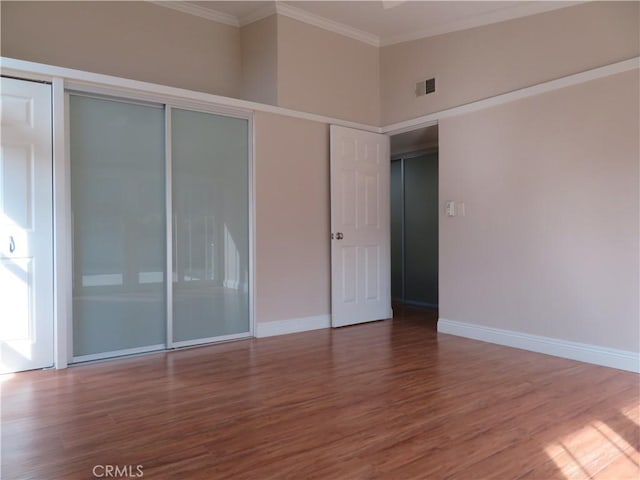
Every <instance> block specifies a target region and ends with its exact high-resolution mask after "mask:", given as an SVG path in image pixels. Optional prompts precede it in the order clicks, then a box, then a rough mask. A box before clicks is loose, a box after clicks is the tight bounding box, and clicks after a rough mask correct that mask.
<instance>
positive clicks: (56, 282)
mask: <svg viewBox="0 0 640 480" xmlns="http://www.w3.org/2000/svg"><path fill="white" fill-rule="evenodd" d="M51 102H52V108H53V125H52V135H53V246H54V250H53V252H54V255H53V291H54V312H53V322H54V323H53V328H54V366H55V368H56V369H61V368H66V367H67V364H68V362H69V360H70V355H71V353H70V352H71V350H70V347H71V344H70V343H69V340H70V338H71V308H72V298H71V293H70V292H71V291H72V283H71V281H72V280H71V274H72V273H71V258H72V257H71V242H72V239H73V235H72V232H71V188H70V186H71V172H70V168H69V165H70V163H69V157H68V155H67V145H68V143H67V132H68V128H67V116H66V112H67V111H68V110H67V108H66V99H65V92H64V79H62V78H58V77H56V78H54V79H53V81H52V96H51Z"/></svg>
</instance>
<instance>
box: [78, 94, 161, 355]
mask: <svg viewBox="0 0 640 480" xmlns="http://www.w3.org/2000/svg"><path fill="white" fill-rule="evenodd" d="M69 107H70V110H69V114H70V125H69V127H70V128H69V131H70V145H71V204H72V214H73V356H74V359H75V360H90V359H92V358H99V357H108V356H113V355H122V354H127V353H135V352H141V351H148V350H153V349H158V348H164V346H165V344H166V284H165V274H164V272H165V269H166V243H165V238H166V227H165V175H164V169H165V158H164V109H163V108H162V107H156V106H149V105H142V104H135V103H125V102H120V101H113V100H107V99H98V98H90V97H85V96H78V95H70V97H69Z"/></svg>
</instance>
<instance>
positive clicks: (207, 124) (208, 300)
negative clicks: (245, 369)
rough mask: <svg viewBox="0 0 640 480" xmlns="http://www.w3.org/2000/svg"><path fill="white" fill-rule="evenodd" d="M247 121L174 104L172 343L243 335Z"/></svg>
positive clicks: (246, 276) (246, 270)
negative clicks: (180, 107)
mask: <svg viewBox="0 0 640 480" xmlns="http://www.w3.org/2000/svg"><path fill="white" fill-rule="evenodd" d="M248 154H249V152H248V120H247V119H243V118H234V117H227V116H221V115H214V114H211V113H204V112H196V111H190V110H182V109H177V108H173V109H171V164H172V168H171V182H172V214H171V215H172V238H171V241H172V273H173V288H172V291H171V293H170V296H171V297H172V303H173V308H172V311H171V313H172V322H171V330H172V335H171V338H170V346H174V347H176V346H184V345H193V344H198V343H205V342H210V341H213V340H225V339H231V338H238V337H242V336H247V335H248V334H249V332H250V322H249V227H248V226H249V162H248Z"/></svg>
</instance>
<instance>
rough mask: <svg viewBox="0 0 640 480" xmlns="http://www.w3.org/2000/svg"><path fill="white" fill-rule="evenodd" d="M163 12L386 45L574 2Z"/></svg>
mask: <svg viewBox="0 0 640 480" xmlns="http://www.w3.org/2000/svg"><path fill="white" fill-rule="evenodd" d="M155 3H158V4H161V5H164V6H166V7H170V8H175V9H177V10H182V11H185V12H187V13H192V14H194V15H200V16H204V17H206V18H210V19H212V20H216V21H221V22H223V23H227V24H230V25H235V26H243V25H246V24H249V23H251V22H253V21H256V20H259V19H261V18H264V17H266V16H268V15H272V14H273V13H276V11H277V13H279V14H282V15H285V16H289V17H292V18H296V19H297V20H301V21H304V22H307V23H310V24H312V25H316V26H318V27H321V28H326V29H328V30H332V31H336V32H338V33H341V34H343V35H347V36H350V37H352V38H356V39H358V40H362V41H365V42H367V43H370V44H372V45H378V46H380V45H390V44H393V43H399V42H403V41H408V40H415V39H417V38H423V37H429V36H433V35H439V34H442V33H447V32H452V31H456V30H463V29H467V28H473V27H477V26H480V25H487V24H490V23H495V22H500V21H504V20H509V19H512V18H518V17H523V16H527V15H533V14H536V13H542V12H546V11H550V10H555V9H558V8H564V7H567V6H570V5H575V4H578V3H582V2H580V1H425V0H409V1H244V0H237V1H181V2H171V1H169V2H165V1H163V2H155Z"/></svg>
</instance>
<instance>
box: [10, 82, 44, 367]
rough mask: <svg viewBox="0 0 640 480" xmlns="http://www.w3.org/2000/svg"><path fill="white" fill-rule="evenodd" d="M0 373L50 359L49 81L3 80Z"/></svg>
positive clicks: (42, 364) (41, 363)
mask: <svg viewBox="0 0 640 480" xmlns="http://www.w3.org/2000/svg"><path fill="white" fill-rule="evenodd" d="M0 93H1V101H0V117H1V119H2V120H1V122H2V124H1V128H2V130H1V131H0V137H1V153H0V373H6V372H15V371H21V370H30V369H35V368H43V367H48V366H51V365H52V364H53V237H52V235H53V232H52V229H53V223H52V222H53V220H52V213H53V210H52V202H53V200H52V167H53V165H52V139H51V132H52V130H51V85H47V84H41V83H34V82H28V81H24V80H16V79H11V78H2V89H1V91H0Z"/></svg>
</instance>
